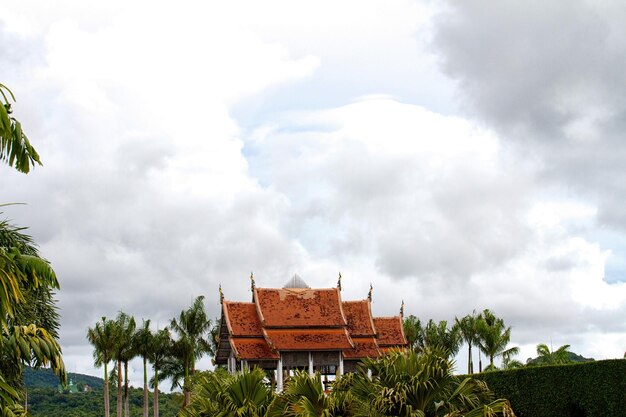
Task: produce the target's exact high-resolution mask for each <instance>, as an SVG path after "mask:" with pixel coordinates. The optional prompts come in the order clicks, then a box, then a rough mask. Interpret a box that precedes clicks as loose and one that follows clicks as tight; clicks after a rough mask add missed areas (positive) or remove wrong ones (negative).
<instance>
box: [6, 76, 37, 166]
mask: <svg viewBox="0 0 626 417" xmlns="http://www.w3.org/2000/svg"><path fill="white" fill-rule="evenodd" d="M0 100H1V101H0V160H1V161H3V162H5V163H7V164H8V165H9V166H11V167H13V168H15V169H16V170H18V171H20V172H23V173H25V174H27V173H28V172H29V171H30V168H31V167H33V166H35V164H38V165H41V161H40V159H39V155H38V154H37V151H36V150H35V148H33V146H32V145H31V144H30V142H29V141H28V138H27V137H26V135H25V134H24V131H23V130H22V124H21V123H20V122H19V121H18V120H17V119H15V118H14V117H11V113H12V110H11V101H15V96H14V95H13V93H12V92H11V90H9V88H8V87H7V86H5V85H3V84H0Z"/></svg>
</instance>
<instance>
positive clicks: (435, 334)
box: [424, 319, 461, 356]
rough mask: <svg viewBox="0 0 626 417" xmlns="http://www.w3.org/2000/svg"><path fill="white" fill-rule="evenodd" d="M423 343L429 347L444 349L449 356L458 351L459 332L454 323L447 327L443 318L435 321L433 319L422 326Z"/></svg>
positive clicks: (459, 345) (459, 342)
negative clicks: (437, 321)
mask: <svg viewBox="0 0 626 417" xmlns="http://www.w3.org/2000/svg"><path fill="white" fill-rule="evenodd" d="M424 338H425V345H426V346H430V347H436V346H438V347H440V348H443V349H444V350H446V351H447V352H448V353H449V355H450V356H454V355H456V354H457V353H458V351H459V349H460V347H461V334H460V332H459V328H458V326H457V325H456V324H453V325H452V327H448V322H447V321H445V320H442V321H440V322H439V323H435V321H434V320H433V319H430V320H429V321H428V324H426V327H425V328H424Z"/></svg>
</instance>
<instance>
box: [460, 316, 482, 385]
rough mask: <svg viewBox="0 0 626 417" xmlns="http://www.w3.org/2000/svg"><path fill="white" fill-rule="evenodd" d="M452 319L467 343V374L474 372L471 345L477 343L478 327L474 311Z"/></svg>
mask: <svg viewBox="0 0 626 417" xmlns="http://www.w3.org/2000/svg"><path fill="white" fill-rule="evenodd" d="M454 321H455V323H456V325H457V328H458V329H459V333H460V335H461V339H462V340H463V341H464V342H465V343H467V374H468V375H471V374H473V373H474V362H473V360H472V346H474V345H477V344H478V329H477V318H476V312H472V314H468V315H467V316H465V317H463V318H462V319H459V318H458V317H455V318H454Z"/></svg>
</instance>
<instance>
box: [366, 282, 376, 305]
mask: <svg viewBox="0 0 626 417" xmlns="http://www.w3.org/2000/svg"><path fill="white" fill-rule="evenodd" d="M373 289H374V287H372V283H371V282H370V291H369V292H368V293H367V299H368V300H370V302H371V301H372V290H373Z"/></svg>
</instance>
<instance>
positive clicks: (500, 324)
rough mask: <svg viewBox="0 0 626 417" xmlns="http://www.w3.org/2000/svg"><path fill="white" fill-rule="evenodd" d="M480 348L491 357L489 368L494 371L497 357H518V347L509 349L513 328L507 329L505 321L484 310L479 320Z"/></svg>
mask: <svg viewBox="0 0 626 417" xmlns="http://www.w3.org/2000/svg"><path fill="white" fill-rule="evenodd" d="M478 335H479V348H480V350H481V351H482V352H483V353H484V354H485V355H486V356H488V357H489V368H490V369H494V368H495V365H494V363H493V360H494V358H495V357H497V356H503V355H509V356H512V355H516V354H518V353H519V348H518V347H512V348H509V349H507V348H506V347H507V345H508V344H509V341H510V340H511V328H510V327H506V326H505V324H504V320H502V319H501V318H498V317H496V316H495V314H493V313H492V312H491V311H489V310H488V309H485V310H483V312H482V313H481V315H480V319H479V320H478Z"/></svg>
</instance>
